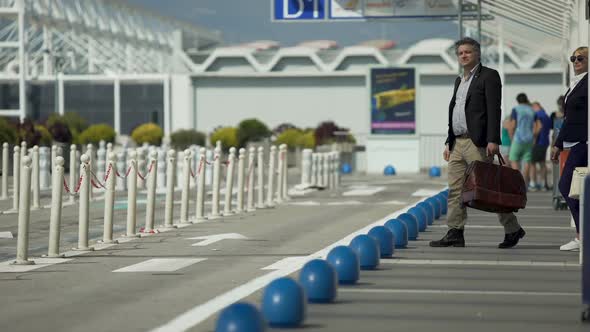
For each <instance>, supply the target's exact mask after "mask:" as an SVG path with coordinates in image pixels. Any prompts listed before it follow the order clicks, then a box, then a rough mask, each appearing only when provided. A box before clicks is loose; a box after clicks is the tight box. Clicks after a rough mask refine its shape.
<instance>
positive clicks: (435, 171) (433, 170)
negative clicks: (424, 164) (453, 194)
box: [429, 166, 441, 178]
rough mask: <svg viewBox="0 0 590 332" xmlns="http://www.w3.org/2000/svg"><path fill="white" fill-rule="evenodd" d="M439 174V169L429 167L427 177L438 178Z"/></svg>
mask: <svg viewBox="0 0 590 332" xmlns="http://www.w3.org/2000/svg"><path fill="white" fill-rule="evenodd" d="M440 174H441V171H440V167H438V166H432V167H430V172H429V175H430V177H431V178H437V177H440Z"/></svg>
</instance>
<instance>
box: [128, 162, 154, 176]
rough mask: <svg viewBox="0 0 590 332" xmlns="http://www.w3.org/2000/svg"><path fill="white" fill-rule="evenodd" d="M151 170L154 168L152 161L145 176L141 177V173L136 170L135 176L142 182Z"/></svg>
mask: <svg viewBox="0 0 590 332" xmlns="http://www.w3.org/2000/svg"><path fill="white" fill-rule="evenodd" d="M133 167H136V166H135V165H133ZM153 168H154V162H153V161H152V162H151V163H150V168H148V171H147V173H146V175H141V173H140V172H139V170H138V169H137V168H136V171H137V176H139V178H140V179H142V180H143V181H145V179H146V178H147V176H148V175H149V174H150V173H151V172H152V169H153Z"/></svg>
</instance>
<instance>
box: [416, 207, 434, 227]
mask: <svg viewBox="0 0 590 332" xmlns="http://www.w3.org/2000/svg"><path fill="white" fill-rule="evenodd" d="M416 206H418V207H421V208H422V209H424V211H425V212H426V215H427V219H426V222H427V223H428V225H432V223H433V222H434V208H433V207H432V205H431V204H430V203H428V202H426V201H424V202H420V203H418V204H417V205H416Z"/></svg>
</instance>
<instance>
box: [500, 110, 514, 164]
mask: <svg viewBox="0 0 590 332" xmlns="http://www.w3.org/2000/svg"><path fill="white" fill-rule="evenodd" d="M510 116H511V115H510V114H508V115H506V117H505V118H504V120H502V137H501V140H502V144H501V145H500V154H501V155H502V158H504V160H505V161H506V162H508V161H509V160H510V158H509V156H510V145H512V141H511V140H510V134H509V133H510V131H511V130H513V127H512V126H513V123H512V121H511V120H510Z"/></svg>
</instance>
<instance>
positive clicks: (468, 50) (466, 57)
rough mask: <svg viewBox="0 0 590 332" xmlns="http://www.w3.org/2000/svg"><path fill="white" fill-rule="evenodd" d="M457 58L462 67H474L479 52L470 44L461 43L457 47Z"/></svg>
mask: <svg viewBox="0 0 590 332" xmlns="http://www.w3.org/2000/svg"><path fill="white" fill-rule="evenodd" d="M457 59H458V60H459V64H460V65H461V66H462V67H468V68H471V67H474V66H475V65H476V64H477V62H478V61H479V54H477V52H476V51H475V50H474V49H473V46H472V45H469V44H463V45H461V46H459V48H458V49H457Z"/></svg>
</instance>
